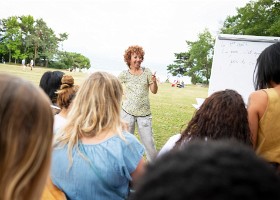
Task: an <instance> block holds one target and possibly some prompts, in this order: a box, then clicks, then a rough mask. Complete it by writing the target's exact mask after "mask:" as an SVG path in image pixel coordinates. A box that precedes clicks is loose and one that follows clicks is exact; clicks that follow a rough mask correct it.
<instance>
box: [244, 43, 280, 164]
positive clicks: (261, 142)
mask: <svg viewBox="0 0 280 200" xmlns="http://www.w3.org/2000/svg"><path fill="white" fill-rule="evenodd" d="M254 76H255V77H254V85H255V89H256V91H255V92H253V93H252V94H251V95H250V97H249V101H248V102H249V103H248V115H249V116H248V117H249V124H250V130H251V134H252V141H253V145H254V148H255V151H256V153H257V154H258V155H260V156H261V157H263V158H264V159H266V160H267V161H268V162H271V163H273V164H274V165H275V166H276V167H277V168H278V166H279V163H280V123H279V120H280V42H277V43H275V44H273V45H271V46H269V47H267V48H266V49H265V50H263V52H262V53H261V54H260V55H259V57H258V59H257V65H256V68H255V72H254Z"/></svg>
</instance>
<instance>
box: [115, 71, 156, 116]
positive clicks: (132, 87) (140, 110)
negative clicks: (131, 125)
mask: <svg viewBox="0 0 280 200" xmlns="http://www.w3.org/2000/svg"><path fill="white" fill-rule="evenodd" d="M142 69H143V73H142V74H140V75H133V74H131V73H130V72H129V70H125V71H122V72H121V73H120V75H119V77H118V78H119V80H120V81H121V83H122V84H123V85H124V89H125V97H124V99H123V103H122V108H123V110H124V111H125V112H127V113H128V114H130V115H133V116H137V117H141V116H147V115H150V114H151V110H150V102H149V85H150V84H152V82H153V81H152V72H151V70H150V69H148V68H142Z"/></svg>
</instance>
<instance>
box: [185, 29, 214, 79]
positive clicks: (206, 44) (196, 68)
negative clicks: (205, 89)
mask: <svg viewBox="0 0 280 200" xmlns="http://www.w3.org/2000/svg"><path fill="white" fill-rule="evenodd" d="M214 42H215V40H214V38H213V37H212V35H211V33H210V32H209V31H208V30H207V29H205V30H204V32H202V33H200V34H199V35H198V40H197V41H195V42H191V41H187V44H188V46H189V49H190V50H189V54H190V58H189V62H191V63H192V65H190V66H189V67H190V69H189V71H188V72H187V75H188V76H190V77H191V78H192V83H196V82H197V81H199V82H200V81H203V82H204V83H206V84H209V79H210V75H211V67H212V60H213V53H214Z"/></svg>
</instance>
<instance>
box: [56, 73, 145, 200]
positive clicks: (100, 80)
mask: <svg viewBox="0 0 280 200" xmlns="http://www.w3.org/2000/svg"><path fill="white" fill-rule="evenodd" d="M122 95H123V90H122V85H121V83H120V82H119V80H118V78H117V77H115V76H113V75H111V74H108V73H106V72H95V73H93V74H92V75H90V76H89V77H88V78H87V79H86V80H85V81H84V83H83V84H82V85H81V86H80V88H79V90H78V92H77V95H76V97H75V99H74V101H73V102H72V105H71V106H72V107H71V109H70V112H69V113H68V115H67V123H66V125H65V127H64V128H63V129H61V131H59V132H58V133H57V135H56V136H55V137H56V139H55V149H54V151H53V157H52V168H51V178H52V181H53V183H54V184H55V185H56V186H57V187H58V188H59V189H60V190H62V191H63V192H64V193H65V195H66V197H67V199H74V200H84V199H104V200H106V199H108V200H109V199H114V200H118V199H125V198H127V196H128V192H129V182H130V181H132V183H133V182H134V181H137V178H138V177H139V176H140V175H141V173H142V170H143V167H144V159H143V154H144V148H143V146H142V145H141V144H140V142H139V141H138V140H137V138H136V137H135V136H134V135H132V134H130V133H128V132H126V131H125V130H123V127H125V124H124V123H123V122H122V120H121V117H120V112H121V101H122Z"/></svg>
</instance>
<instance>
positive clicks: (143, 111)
mask: <svg viewBox="0 0 280 200" xmlns="http://www.w3.org/2000/svg"><path fill="white" fill-rule="evenodd" d="M144 54H145V52H144V50H143V48H142V47H140V46H137V45H136V46H130V47H128V49H127V50H126V51H125V54H124V61H125V62H126V64H127V66H128V70H124V71H122V72H121V73H120V75H119V79H120V81H121V83H122V84H123V85H124V86H125V93H124V95H125V98H124V100H123V103H122V109H123V110H122V118H123V119H124V120H125V121H126V122H128V123H129V132H130V133H132V134H134V131H135V124H136V123H137V125H138V133H139V135H140V140H141V142H142V143H143V144H144V146H145V149H146V156H147V159H148V160H149V161H151V160H153V159H154V158H155V157H156V154H157V151H156V147H155V144H154V138H153V131H152V115H151V109H150V101H149V89H150V90H151V92H152V93H153V94H156V93H157V91H158V86H157V80H156V75H155V73H154V74H152V72H151V70H150V69H149V68H145V67H141V63H142V62H143V60H144Z"/></svg>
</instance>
